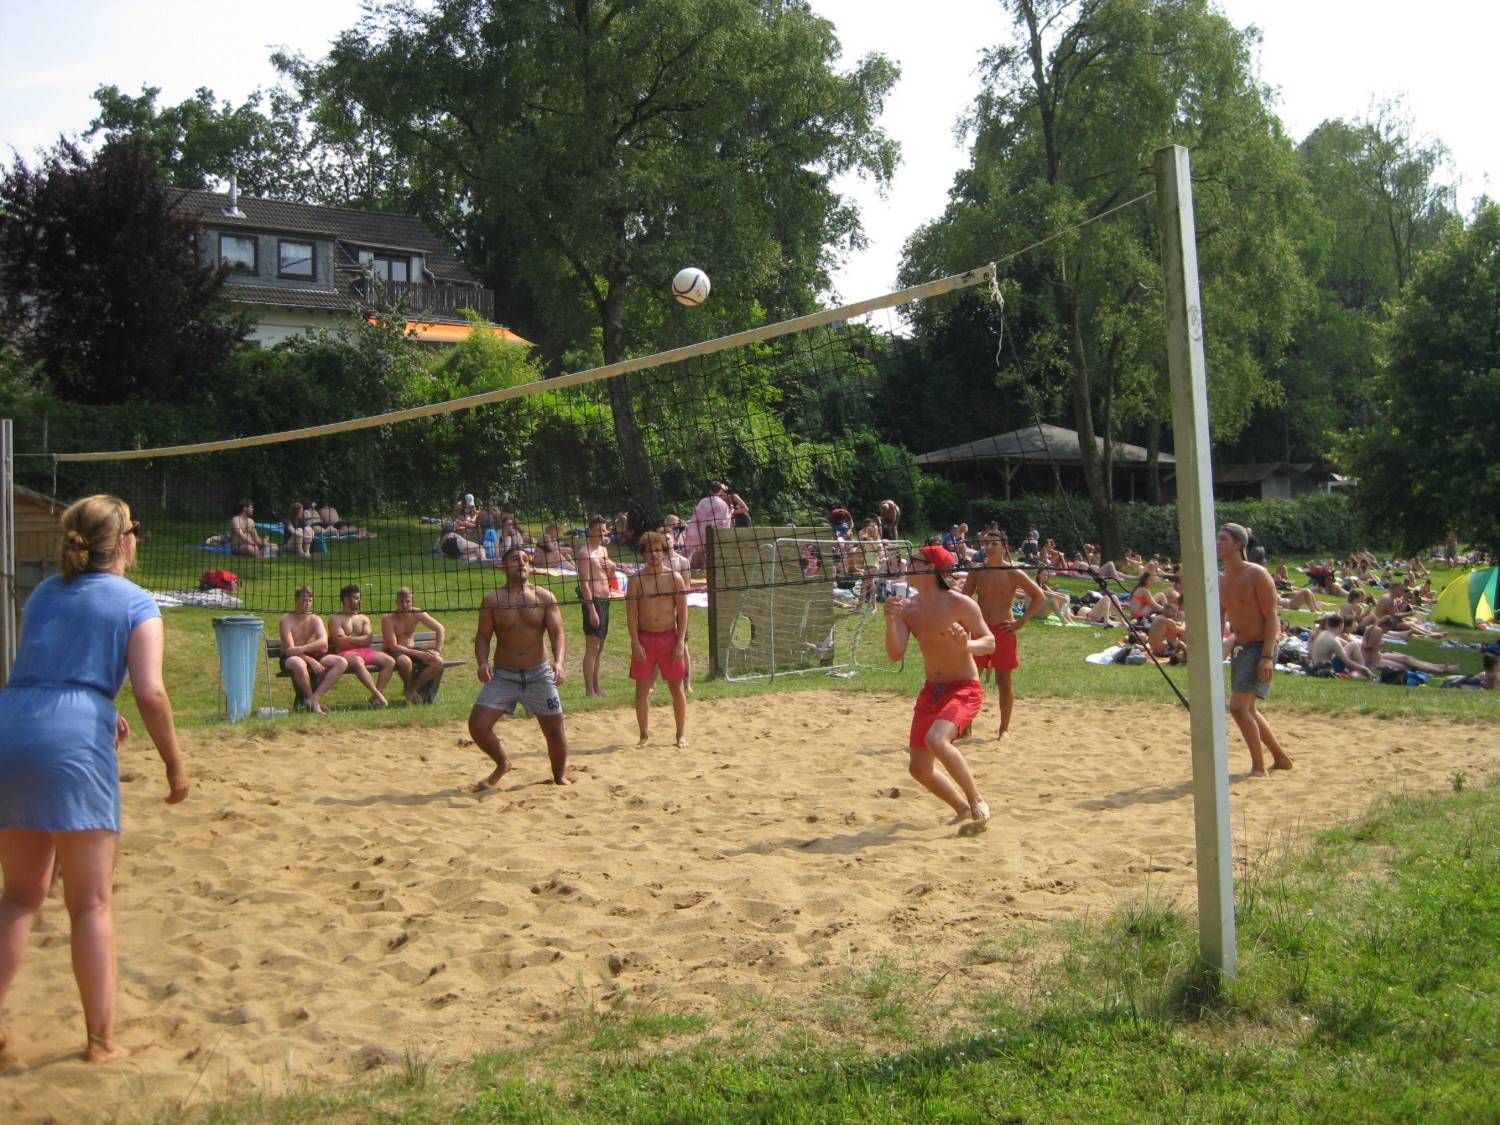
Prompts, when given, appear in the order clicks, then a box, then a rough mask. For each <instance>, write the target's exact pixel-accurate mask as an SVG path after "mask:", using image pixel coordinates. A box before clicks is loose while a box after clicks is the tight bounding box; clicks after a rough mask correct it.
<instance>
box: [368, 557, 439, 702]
mask: <svg viewBox="0 0 1500 1125" xmlns="http://www.w3.org/2000/svg"><path fill="white" fill-rule="evenodd" d="M419 626H420V627H421V628H424V629H431V630H432V644H431V646H430V647H428V648H419V647H418V646H417V644H416V633H417V628H418V627H419ZM444 633H445V630H444V629H443V623H442V622H441V621H439V620H438V619H437V618H435V617H433V616H432V614H430V613H428V612H427V611H426V610H425V609H417V608H416V607H415V606H413V605H412V594H411V587H409V586H402V587H401V589H399V590H397V591H396V608H395V609H394V610H393V611H391V612H390V613H387V614H386V615H385V616H384V617H382V618H381V619H380V638H381V644H382V647H383V648H384V649H385V651H386V653H387V654H388V655H390V656H392V657H394V658H395V661H396V673H397V674H398V675H399V676H400V677H401V682H402V683H403V684H405V685H406V691H405V692H404V694H405V696H406V702H408V703H423V702H427V703H430V702H432V699H431V692H430V690H429V689H430V687H431V685H432V684H433V682H434V681H436V680H439V679H441V678H442V675H443V640H444Z"/></svg>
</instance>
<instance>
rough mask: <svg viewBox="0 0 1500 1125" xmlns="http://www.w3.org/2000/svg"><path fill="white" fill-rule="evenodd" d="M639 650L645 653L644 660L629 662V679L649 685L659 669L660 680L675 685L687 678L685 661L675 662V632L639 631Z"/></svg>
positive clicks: (632, 659) (673, 630)
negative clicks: (641, 649)
mask: <svg viewBox="0 0 1500 1125" xmlns="http://www.w3.org/2000/svg"><path fill="white" fill-rule="evenodd" d="M639 636H640V641H641V648H643V649H644V650H645V652H646V659H645V660H636V659H635V658H634V657H631V660H630V678H631V679H632V680H644V681H646V682H647V683H650V682H651V681H652V680H654V679H656V669H658V668H660V669H661V678H662V679H664V680H666V681H667V682H668V683H676V682H677V681H678V680H682V679H686V678H687V661H686V660H676V659H674V656H675V654H676V651H677V630H676V629H664V630H662V631H661V632H659V633H651V632H647V631H646V630H644V629H642V630H641V631H640V634H639Z"/></svg>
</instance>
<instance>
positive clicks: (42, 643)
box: [0, 573, 161, 832]
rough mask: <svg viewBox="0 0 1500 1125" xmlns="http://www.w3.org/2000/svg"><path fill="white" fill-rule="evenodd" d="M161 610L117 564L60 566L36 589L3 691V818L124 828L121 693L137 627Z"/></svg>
mask: <svg viewBox="0 0 1500 1125" xmlns="http://www.w3.org/2000/svg"><path fill="white" fill-rule="evenodd" d="M160 616H161V610H159V609H158V608H157V607H156V603H155V602H154V601H152V600H151V595H150V594H148V593H146V591H145V590H142V589H141V588H140V587H139V586H137V585H136V584H135V583H134V582H130V581H127V580H126V579H124V578H121V577H119V576H118V575H115V574H99V573H89V574H81V575H79V576H78V577H77V578H74V579H72V580H71V581H66V582H65V581H64V580H63V579H62V578H61V577H59V576H57V575H54V576H53V577H51V578H48V579H46V580H45V581H43V582H42V584H41V585H39V586H38V587H37V588H36V589H35V590H33V591H32V593H31V597H29V598H28V599H26V611H25V614H24V616H23V618H22V622H21V643H20V645H19V646H18V651H17V653H16V664H15V670H14V671H13V672H12V674H11V677H10V682H9V683H8V684H7V685H6V687H5V689H4V690H3V691H0V828H39V829H43V830H45V831H49V832H78V831H84V830H87V829H95V828H107V829H110V830H111V831H114V832H118V831H119V830H120V774H119V765H118V763H117V762H116V760H115V696H116V695H118V694H119V691H120V685H121V684H123V683H124V682H125V653H126V646H127V644H128V643H129V640H130V633H131V630H133V629H134V628H135V627H136V626H137V625H139V624H140V623H141V622H142V621H147V620H149V619H151V618H153V617H160Z"/></svg>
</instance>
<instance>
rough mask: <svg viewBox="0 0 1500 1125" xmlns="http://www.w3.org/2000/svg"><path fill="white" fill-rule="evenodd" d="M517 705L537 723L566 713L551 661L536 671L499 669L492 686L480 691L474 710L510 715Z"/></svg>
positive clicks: (544, 662) (537, 667)
mask: <svg viewBox="0 0 1500 1125" xmlns="http://www.w3.org/2000/svg"><path fill="white" fill-rule="evenodd" d="M517 703H519V704H521V705H522V706H523V707H525V708H526V713H527V714H528V715H530V716H531V717H532V718H535V719H539V718H542V717H543V716H545V715H561V714H562V713H563V707H562V699H561V698H560V697H559V696H558V694H557V681H556V680H554V679H553V678H552V662H551V661H548V660H544V661H542V662H541V663H540V664H538V665H536V666H535V667H533V668H502V667H499V666H498V665H497V666H496V667H495V669H494V670H493V672H492V674H491V677H490V682H489V683H487V684H485V685H484V687H482V688H480V689H479V698H478V699H476V700H474V706H475V707H490V708H493V709H494V710H496V711H504V712H505V713H506V714H507V715H513V714H515V710H516V704H517Z"/></svg>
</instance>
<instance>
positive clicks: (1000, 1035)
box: [189, 776, 1500, 1123]
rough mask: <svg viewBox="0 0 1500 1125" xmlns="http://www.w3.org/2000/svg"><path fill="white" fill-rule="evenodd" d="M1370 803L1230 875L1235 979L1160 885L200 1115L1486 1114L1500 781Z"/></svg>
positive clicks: (808, 1118) (1490, 1101) (881, 1117)
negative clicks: (844, 967)
mask: <svg viewBox="0 0 1500 1125" xmlns="http://www.w3.org/2000/svg"><path fill="white" fill-rule="evenodd" d="M1453 789H1454V792H1452V793H1450V794H1443V795H1439V796H1430V797H1408V798H1401V799H1393V800H1386V801H1382V802H1380V803H1378V804H1377V805H1375V806H1374V807H1373V808H1372V809H1371V810H1369V812H1368V813H1367V814H1366V815H1365V816H1364V817H1362V818H1361V819H1360V820H1358V821H1357V822H1355V823H1354V824H1352V825H1349V826H1347V827H1345V828H1340V829H1337V830H1334V831H1330V832H1325V833H1322V834H1320V835H1319V836H1317V837H1316V838H1314V839H1313V840H1311V841H1310V842H1309V843H1308V844H1306V845H1304V846H1303V850H1302V851H1300V852H1298V853H1295V854H1283V855H1267V856H1264V857H1262V862H1261V864H1260V866H1259V868H1258V870H1256V871H1255V872H1254V873H1253V874H1252V875H1251V876H1250V877H1248V878H1246V879H1244V880H1242V881H1241V883H1240V885H1239V888H1238V915H1239V950H1240V956H1239V974H1238V976H1237V978H1236V979H1234V980H1232V981H1228V982H1224V983H1223V984H1222V986H1219V987H1216V986H1215V985H1214V983H1213V982H1212V981H1211V980H1209V979H1208V978H1206V977H1205V976H1204V974H1203V973H1202V972H1201V971H1200V969H1199V968H1198V966H1197V962H1196V948H1197V938H1196V933H1195V931H1194V928H1193V926H1192V923H1191V921H1190V919H1189V918H1188V917H1187V916H1185V915H1184V914H1183V913H1182V912H1181V911H1179V910H1178V909H1176V908H1175V907H1174V906H1173V905H1172V904H1167V903H1163V902H1159V901H1154V900H1152V899H1151V898H1149V897H1148V898H1146V899H1145V900H1141V901H1137V902H1134V903H1131V904H1129V905H1126V906H1124V907H1122V908H1121V909H1120V910H1119V911H1117V912H1116V913H1115V914H1114V915H1113V916H1112V917H1110V918H1108V919H1106V920H1102V921H1100V922H1097V923H1088V924H1084V923H1077V924H1072V925H1068V926H1065V927H1054V928H1050V929H1047V930H1040V931H1036V932H1031V933H1022V934H1016V935H1013V936H1011V937H1009V938H1007V939H1005V940H1001V941H994V942H980V943H978V944H976V945H975V947H974V948H973V949H972V951H971V952H970V955H969V956H970V960H971V962H976V963H977V962H984V963H990V964H994V963H998V962H1004V963H1007V964H1008V966H1009V967H1010V968H1011V969H1012V973H1011V977H1012V979H1013V981H1014V982H1015V983H1013V984H1012V985H1010V986H1008V987H1005V988H1003V989H1000V990H995V991H987V992H978V993H974V994H957V993H955V991H954V990H951V989H950V990H947V991H946V992H945V991H941V990H940V988H939V986H940V985H941V984H942V983H943V980H942V976H939V975H937V974H936V972H935V970H934V969H933V968H932V967H931V966H928V965H924V964H923V963H922V962H921V960H920V957H919V951H918V952H917V953H916V954H914V956H913V958H912V959H911V961H910V963H897V962H895V961H880V962H877V963H873V964H863V965H851V967H850V969H849V971H848V973H847V975H846V976H845V977H844V978H843V979H842V980H840V981H837V982H836V983H834V984H833V985H830V986H829V987H828V988H827V989H826V991H825V992H824V993H823V994H822V995H821V996H820V997H818V998H817V999H816V1000H815V1001H812V1002H810V1003H805V1004H798V1005H796V1006H793V1005H791V1004H789V1003H788V1004H778V1003H777V1002H776V1001H775V1000H770V1001H749V1000H747V1001H744V1002H740V1003H734V1002H729V1003H726V1004H725V1005H724V1006H723V1007H722V1008H721V1009H720V1010H718V1011H711V1012H702V1011H669V1010H664V1009H663V1008H661V1007H660V1006H658V1005H653V1004H652V1003H650V1002H649V1001H647V1000H643V999H642V1000H638V999H635V998H632V997H630V996H628V995H627V996H625V997H624V998H623V999H621V1000H620V1001H619V1002H617V1003H616V1004H615V1005H614V1006H613V1007H612V1008H610V1009H609V1010H607V1011H604V1012H602V1013H601V1012H597V1011H594V1010H591V1009H589V1008H587V1007H584V1008H581V1010H580V1011H578V1012H577V1013H576V1014H575V1015H574V1016H573V1018H572V1019H571V1020H569V1021H568V1022H567V1024H566V1026H565V1028H564V1029H563V1030H562V1031H561V1032H559V1033H558V1034H557V1035H556V1036H555V1037H554V1038H553V1039H552V1040H551V1041H548V1042H542V1043H537V1044H535V1045H534V1046H532V1047H531V1048H530V1049H528V1050H526V1051H525V1052H505V1053H492V1054H481V1055H478V1056H476V1057H474V1058H472V1059H441V1060H440V1059H436V1058H433V1057H429V1056H426V1055H423V1054H422V1053H421V1051H420V1050H418V1049H417V1048H412V1049H410V1050H409V1051H408V1052H407V1055H406V1057H405V1059H404V1061H402V1062H401V1063H399V1064H397V1065H395V1066H390V1067H387V1068H385V1069H384V1070H383V1071H381V1072H379V1073H378V1074H375V1075H374V1076H372V1077H371V1078H369V1079H366V1080H365V1081H364V1082H362V1083H360V1084H356V1085H354V1086H350V1087H347V1088H344V1089H341V1090H333V1091H323V1090H314V1089H307V1090H305V1091H302V1092H298V1093H294V1094H293V1095H291V1096H289V1097H286V1098H283V1099H277V1100H268V1099H259V1098H256V1097H254V1096H248V1097H243V1098H239V1099H232V1100H229V1101H222V1102H218V1103H215V1104H213V1105H210V1106H206V1107H203V1108H201V1109H195V1110H194V1111H192V1112H191V1114H190V1115H189V1117H190V1119H192V1120H204V1121H211V1122H225V1123H229V1122H260V1121H436V1120H442V1121H457V1122H469V1121H473V1122H480V1121H507V1122H620V1121H634V1122H658V1121H660V1122H667V1121H674V1122H742V1121H767V1122H770V1121H775V1122H830V1123H831V1122H846V1121H870V1122H885V1121H922V1122H927V1121H945V1122H994V1121H1016V1122H1020V1121H1132V1122H1133V1121H1164V1122H1177V1121H1184V1120H1211V1121H1287V1120H1290V1121H1304V1120H1320V1121H1356V1120H1357V1121H1424V1122H1470V1121H1494V1120H1496V1119H1497V1117H1500V1087H1497V1085H1496V1082H1495V1077H1494V1076H1495V1074H1496V1073H1500V958H1497V957H1496V955H1495V951H1496V949H1497V948H1500V783H1497V779H1494V778H1492V779H1490V780H1489V781H1488V782H1487V783H1486V784H1485V785H1484V786H1483V787H1477V788H1476V787H1475V786H1474V785H1472V784H1470V783H1469V780H1468V779H1466V778H1464V777H1462V776H1455V777H1454V779H1453Z"/></svg>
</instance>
